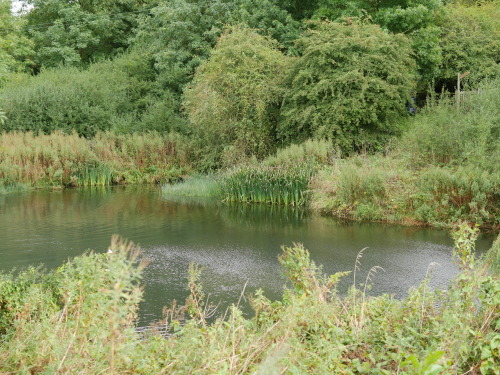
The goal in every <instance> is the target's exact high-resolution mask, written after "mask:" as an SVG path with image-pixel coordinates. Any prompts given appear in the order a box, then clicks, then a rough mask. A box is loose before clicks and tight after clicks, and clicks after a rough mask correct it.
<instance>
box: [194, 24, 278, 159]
mask: <svg viewBox="0 0 500 375" xmlns="http://www.w3.org/2000/svg"><path fill="white" fill-rule="evenodd" d="M278 47H279V45H278V43H277V42H276V41H274V40H272V39H269V38H267V37H264V36H261V35H259V34H257V33H256V32H255V31H254V30H251V29H247V28H242V27H233V28H231V29H229V30H227V31H226V32H225V33H224V34H223V35H222V36H221V37H220V39H219V41H218V43H217V46H216V48H215V49H214V51H213V52H212V54H211V55H210V58H209V59H208V60H207V61H206V62H205V63H203V64H202V65H201V66H200V67H199V68H198V70H197V71H196V75H195V78H194V81H193V83H192V85H191V86H190V87H189V89H188V90H187V91H186V93H185V96H184V108H185V110H186V113H187V115H188V117H189V120H190V121H191V122H192V124H193V127H194V132H195V134H196V135H197V137H200V139H201V142H202V143H203V144H204V145H205V147H204V149H203V152H204V153H208V154H206V155H205V159H208V160H207V162H209V163H211V164H212V165H217V164H219V163H220V162H221V154H222V153H223V151H226V157H228V155H230V154H231V156H229V157H233V156H234V157H237V156H238V155H239V156H242V155H243V156H245V155H246V156H250V155H256V156H258V157H262V156H264V155H267V154H268V153H269V152H270V151H271V150H273V148H274V147H275V135H274V132H275V126H276V121H277V115H278V105H279V103H280V101H281V98H282V88H281V78H282V74H283V71H284V70H285V67H286V65H287V58H286V57H285V56H284V55H283V53H282V52H280V51H279V49H278Z"/></svg>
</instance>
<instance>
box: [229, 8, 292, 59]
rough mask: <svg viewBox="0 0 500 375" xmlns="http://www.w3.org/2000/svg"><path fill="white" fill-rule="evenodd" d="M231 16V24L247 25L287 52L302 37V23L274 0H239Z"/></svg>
mask: <svg viewBox="0 0 500 375" xmlns="http://www.w3.org/2000/svg"><path fill="white" fill-rule="evenodd" d="M238 4H239V6H238V7H237V8H236V9H235V10H234V11H233V12H232V14H231V15H230V23H231V24H245V25H247V26H248V27H250V28H252V29H255V30H256V31H257V32H258V33H259V34H262V35H266V36H269V37H271V38H272V39H275V40H277V41H278V42H280V43H281V44H282V45H283V46H284V47H285V48H286V49H287V50H290V49H292V47H293V43H294V42H295V40H296V39H297V38H298V37H299V35H300V31H301V30H300V23H299V22H298V21H295V20H294V19H293V18H292V16H291V14H290V13H288V12H287V11H286V10H284V9H282V8H280V7H279V6H278V5H277V4H276V3H275V1H273V0H239V3H238Z"/></svg>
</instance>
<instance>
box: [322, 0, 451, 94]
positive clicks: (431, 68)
mask: <svg viewBox="0 0 500 375" xmlns="http://www.w3.org/2000/svg"><path fill="white" fill-rule="evenodd" d="M442 10H443V4H442V2H441V1H440V0H417V1H415V0H410V1H397V2H395V1H392V0H382V1H376V2H374V1H369V0H350V1H344V0H321V1H320V3H319V7H318V9H317V11H316V12H315V18H316V19H324V18H327V19H330V20H332V21H333V20H336V19H342V18H345V17H361V18H366V19H369V20H372V22H374V23H376V24H379V25H380V26H381V27H382V28H384V29H386V30H388V31H389V32H391V33H404V34H405V35H406V36H407V37H408V38H409V39H410V40H411V47H412V50H413V56H414V57H415V60H416V63H417V73H418V77H419V84H420V85H419V86H420V87H419V88H420V89H427V85H430V84H431V83H432V80H433V79H435V78H436V77H438V75H439V69H440V64H441V46H440V39H439V38H440V33H441V30H440V28H439V27H438V26H437V18H438V17H439V16H440V14H441V13H442Z"/></svg>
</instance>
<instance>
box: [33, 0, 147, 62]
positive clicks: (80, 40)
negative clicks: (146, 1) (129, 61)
mask: <svg viewBox="0 0 500 375" xmlns="http://www.w3.org/2000/svg"><path fill="white" fill-rule="evenodd" d="M27 3H28V4H29V5H30V6H31V7H32V9H31V10H30V11H29V12H28V13H27V15H26V19H27V24H26V27H25V30H26V33H27V34H28V35H29V36H30V38H31V39H32V40H33V41H34V43H35V51H36V54H35V62H36V64H37V65H38V67H41V66H43V67H55V66H59V65H61V64H63V65H69V66H78V65H81V64H82V63H89V62H91V61H93V60H96V59H99V58H103V57H110V56H113V55H115V54H116V53H118V52H123V51H124V49H125V48H126V47H127V46H128V39H129V38H130V36H131V31H132V29H133V28H134V26H135V25H136V23H137V22H136V18H137V12H138V11H139V10H140V9H141V5H142V4H143V2H142V1H136V0H114V1H103V0H94V1H85V2H78V1H63V0H29V1H27Z"/></svg>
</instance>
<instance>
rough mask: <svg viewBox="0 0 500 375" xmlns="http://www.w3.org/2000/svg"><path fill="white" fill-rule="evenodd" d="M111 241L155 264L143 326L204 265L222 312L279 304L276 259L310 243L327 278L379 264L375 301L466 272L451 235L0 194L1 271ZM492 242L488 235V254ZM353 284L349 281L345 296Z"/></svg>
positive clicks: (248, 210)
mask: <svg viewBox="0 0 500 375" xmlns="http://www.w3.org/2000/svg"><path fill="white" fill-rule="evenodd" d="M112 234H120V235H122V236H124V237H126V238H128V239H130V240H132V241H134V242H135V243H137V244H139V245H141V247H142V249H143V256H144V257H146V258H148V259H149V260H150V264H149V266H148V267H147V268H146V270H145V271H144V280H143V281H144V302H143V303H142V305H141V313H140V322H139V323H140V324H142V325H144V324H147V323H149V322H152V321H154V320H157V319H160V318H161V313H162V307H163V306H165V305H168V304H170V303H171V301H172V300H173V299H176V300H177V301H184V299H185V298H186V296H187V291H186V284H187V268H188V265H189V263H191V262H195V263H197V264H199V265H201V266H203V267H204V271H203V274H202V283H203V287H204V290H205V292H206V293H207V294H209V295H210V297H209V298H210V300H211V301H212V302H213V303H216V304H219V306H220V308H221V309H223V307H224V306H227V305H228V304H230V303H236V302H237V301H238V298H239V296H240V294H241V292H242V290H243V288H244V287H245V285H246V290H245V292H246V293H247V294H248V293H251V292H253V291H255V290H256V289H258V288H262V289H263V290H264V291H265V295H266V296H268V297H269V298H271V299H275V298H279V297H280V295H281V293H282V290H283V285H284V283H285V282H284V280H283V278H282V277H281V274H280V267H279V264H278V261H277V256H278V255H279V254H280V251H281V250H280V248H281V246H282V245H291V244H293V243H294V242H298V243H303V244H304V246H305V247H306V248H307V249H309V251H310V252H311V257H312V259H313V260H314V261H315V262H316V263H317V264H322V265H323V269H324V271H325V272H326V273H333V272H338V271H348V270H352V269H353V266H354V261H355V258H356V255H357V253H358V251H359V250H361V249H362V248H364V247H368V249H367V250H365V252H364V255H363V257H362V269H361V273H360V274H358V275H359V276H357V277H359V278H358V280H363V279H364V277H365V276H366V273H367V271H368V270H369V269H370V268H371V267H373V266H381V267H383V268H384V270H385V272H379V273H378V274H377V275H376V276H375V277H374V279H373V287H372V290H371V293H372V294H380V293H390V294H394V295H395V296H396V297H399V298H400V297H404V296H405V295H406V294H407V292H408V290H409V288H411V287H412V286H415V285H417V284H418V283H419V282H420V281H422V279H424V278H425V275H426V272H427V268H428V266H429V264H430V263H432V262H436V263H438V264H439V266H438V267H437V268H435V269H434V271H433V273H432V280H431V285H432V286H433V287H438V288H439V287H440V288H442V287H445V286H446V285H447V283H448V282H449V280H450V279H451V278H452V277H453V276H454V275H456V273H457V271H458V269H457V267H456V265H455V264H454V263H453V262H452V260H451V246H452V241H451V239H450V236H449V234H448V232H446V231H443V230H435V229H423V228H410V227H402V226H388V225H378V224H359V223H344V222H339V221H336V220H334V219H332V218H326V217H321V216H318V215H313V214H311V213H309V212H307V211H303V210H297V209H293V208H287V207H268V206H262V205H226V204H223V203H219V202H213V201H212V202H210V201H202V200H183V199H173V200H172V199H170V200H166V199H164V198H162V196H161V191H160V190H159V189H158V188H156V187H133V186H132V187H113V188H101V189H85V190H77V189H74V190H72V189H68V190H64V191H50V192H49V191H35V192H27V193H11V194H4V195H0V271H9V270H12V269H13V268H16V269H17V270H19V269H23V268H26V267H28V266H29V265H39V264H43V265H45V266H46V267H47V268H53V267H57V266H59V265H61V264H62V263H63V262H64V261H65V260H66V259H68V258H70V257H74V256H77V255H79V254H81V253H82V252H83V251H85V250H86V249H94V250H96V251H98V252H105V251H106V250H107V247H108V245H109V242H110V238H111V235H112ZM492 241H493V237H492V236H482V237H480V239H479V241H478V244H477V249H478V251H479V252H482V251H485V250H486V249H487V248H488V247H489V246H490V245H491V243H492ZM351 283H352V279H351V278H348V279H346V280H344V284H342V286H341V288H344V289H345V288H347V287H348V285H350V284H351Z"/></svg>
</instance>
